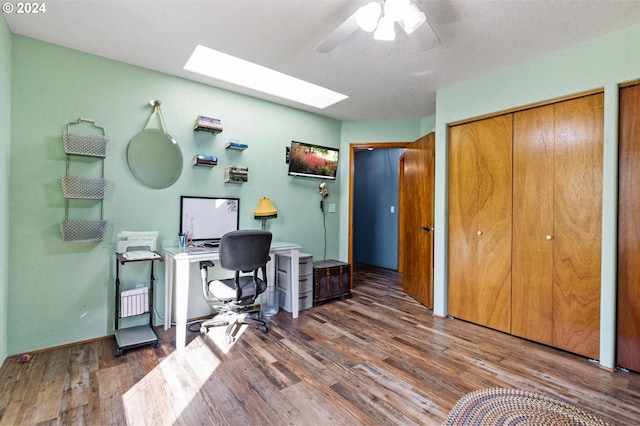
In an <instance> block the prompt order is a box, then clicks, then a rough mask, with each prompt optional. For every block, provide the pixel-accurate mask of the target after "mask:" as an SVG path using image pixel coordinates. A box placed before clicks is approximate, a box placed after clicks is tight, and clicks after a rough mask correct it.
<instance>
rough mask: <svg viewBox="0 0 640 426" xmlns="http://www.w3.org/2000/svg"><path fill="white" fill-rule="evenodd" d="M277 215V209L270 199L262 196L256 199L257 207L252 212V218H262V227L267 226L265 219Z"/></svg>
mask: <svg viewBox="0 0 640 426" xmlns="http://www.w3.org/2000/svg"><path fill="white" fill-rule="evenodd" d="M276 217H278V211H277V210H276V208H275V207H274V205H273V203H272V202H271V200H270V199H269V198H267V197H262V198H260V199H259V200H258V207H256V211H254V212H253V218H254V219H262V229H263V230H265V229H266V228H267V219H274V218H276Z"/></svg>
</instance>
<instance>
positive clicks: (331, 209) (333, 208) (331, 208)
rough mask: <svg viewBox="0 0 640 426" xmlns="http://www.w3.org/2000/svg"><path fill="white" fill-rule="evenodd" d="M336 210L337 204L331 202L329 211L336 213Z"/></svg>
mask: <svg viewBox="0 0 640 426" xmlns="http://www.w3.org/2000/svg"><path fill="white" fill-rule="evenodd" d="M335 212H336V205H335V204H333V203H331V204H329V213H335Z"/></svg>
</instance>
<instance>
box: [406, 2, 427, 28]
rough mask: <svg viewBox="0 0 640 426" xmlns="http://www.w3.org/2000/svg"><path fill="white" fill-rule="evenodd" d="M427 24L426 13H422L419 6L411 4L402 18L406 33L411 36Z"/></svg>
mask: <svg viewBox="0 0 640 426" xmlns="http://www.w3.org/2000/svg"><path fill="white" fill-rule="evenodd" d="M425 22H427V15H425V14H424V12H421V11H420V9H418V6H416V5H415V4H413V3H411V5H410V6H408V7H407V9H406V10H405V13H404V15H403V17H402V25H403V28H404V31H405V32H406V33H407V34H411V33H412V32H414V31H415V30H417V29H418V28H420V26H421V25H422V24H424V23H425Z"/></svg>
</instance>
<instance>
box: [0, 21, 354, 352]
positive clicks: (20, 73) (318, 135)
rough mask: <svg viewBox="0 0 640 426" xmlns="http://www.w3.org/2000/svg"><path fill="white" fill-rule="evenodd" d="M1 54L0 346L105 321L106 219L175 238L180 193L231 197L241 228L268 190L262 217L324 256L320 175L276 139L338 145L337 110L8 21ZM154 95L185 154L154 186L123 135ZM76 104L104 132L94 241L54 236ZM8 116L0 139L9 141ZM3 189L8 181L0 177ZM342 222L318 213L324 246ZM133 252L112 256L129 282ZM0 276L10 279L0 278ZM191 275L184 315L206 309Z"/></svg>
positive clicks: (48, 340) (71, 336) (77, 334)
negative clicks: (215, 126)
mask: <svg viewBox="0 0 640 426" xmlns="http://www.w3.org/2000/svg"><path fill="white" fill-rule="evenodd" d="M0 37H2V38H1V39H0V40H2V41H3V43H2V45H0V49H2V50H0V51H2V52H4V51H5V50H7V49H9V46H8V44H9V43H8V36H7V35H6V28H5V29H4V31H3V33H1V34H0ZM4 56H7V55H6V54H5V55H4ZM2 63H3V64H4V63H7V61H2ZM12 67H13V73H12V79H11V83H12V89H13V93H14V96H13V98H12V101H11V124H12V126H11V139H12V142H11V162H10V170H11V184H10V188H9V189H10V199H9V201H10V203H9V204H10V218H11V227H10V231H9V240H8V245H9V247H11V250H10V251H8V253H9V276H10V277H11V279H10V286H9V296H8V297H9V299H8V305H9V308H8V323H9V324H11V326H10V327H9V328H8V337H7V341H8V345H7V351H8V353H9V354H15V353H21V352H25V351H30V350H35V349H40V348H47V347H52V346H57V345H62V344H66V343H70V342H76V341H82V340H85V339H91V338H95V337H101V336H105V335H107V334H110V333H111V332H112V330H113V319H112V316H113V282H114V268H115V266H114V259H113V253H114V248H115V244H114V239H115V236H116V233H117V232H119V231H122V230H158V231H159V232H160V238H159V244H160V245H161V246H171V245H175V236H176V233H177V231H178V216H179V197H180V195H186V194H188V195H204V196H207V195H209V196H216V195H219V196H237V197H240V199H241V201H240V213H241V220H240V225H241V227H243V228H259V227H260V223H259V222H258V221H256V220H254V219H253V215H252V213H253V210H254V209H255V207H256V204H257V201H258V199H259V198H260V197H262V196H268V197H270V198H271V200H272V201H273V203H274V204H275V206H276V208H277V209H278V218H277V219H274V220H271V221H269V222H268V229H269V230H271V231H272V232H273V233H274V238H275V239H276V240H281V241H292V242H296V243H300V244H302V246H303V250H304V251H305V252H308V253H311V254H313V255H314V256H315V257H322V255H323V244H324V243H323V240H324V238H323V231H322V229H323V227H322V216H321V212H320V210H319V208H318V202H319V200H320V198H319V194H318V191H317V187H318V181H317V180H311V179H302V178H292V177H289V176H287V165H286V163H285V147H286V146H288V145H289V143H290V141H291V140H292V139H295V140H299V141H306V142H314V143H319V144H324V145H330V146H336V147H338V146H340V143H341V122H340V121H337V120H333V119H329V118H325V117H321V116H318V115H315V114H310V113H307V112H303V111H300V110H296V109H292V108H288V107H283V106H279V105H276V104H273V103H269V102H264V101H260V100H257V99H254V98H251V97H247V96H242V95H238V94H235V93H231V92H227V91H224V90H219V89H215V88H212V87H209V86H206V85H202V84H198V83H194V82H191V81H187V80H183V79H179V78H175V77H171V76H168V75H164V74H160V73H156V72H152V71H149V70H145V69H141V68H137V67H133V66H129V65H126V64H123V63H119V62H115V61H110V60H106V59H104V58H100V57H96V56H92V55H87V54H84V53H80V52H77V51H74V50H70V49H66V48H62V47H58V46H54V45H51V44H47V43H43V42H40V41H36V40H33V39H29V38H25V37H22V36H17V35H14V36H13V61H12ZM4 68H6V67H4ZM8 72H9V70H8V69H3V70H2V73H0V76H1V77H2V82H6V81H7V80H8V76H7V75H8ZM2 82H0V84H2ZM2 87H3V85H0V88H2ZM151 99H159V100H161V101H162V111H163V115H164V118H165V121H166V125H167V130H168V132H169V133H170V134H171V135H172V136H173V137H174V138H176V139H177V141H178V142H179V144H180V147H181V149H182V153H183V156H184V170H183V173H182V176H181V177H180V179H179V180H178V182H177V183H176V184H175V185H173V186H171V187H169V188H167V189H164V190H154V189H149V188H146V187H144V186H142V185H141V184H139V183H138V182H137V181H136V180H135V179H134V178H133V176H132V174H131V173H130V171H129V169H128V167H127V162H126V148H127V144H128V142H129V140H130V139H131V138H132V137H133V136H134V135H135V134H136V133H137V132H139V131H141V130H142V129H143V127H144V125H145V123H146V121H147V119H148V117H149V115H150V113H151V107H150V105H149V104H148V101H149V100H151ZM3 102H4V97H3ZM2 110H3V111H5V110H7V109H5V108H2ZM199 114H202V115H208V116H213V117H217V118H220V119H221V120H222V123H223V126H224V131H223V132H222V133H220V134H218V135H211V134H208V133H195V132H194V131H193V127H192V126H193V123H194V120H195V118H196V116H197V115H199ZM80 117H86V118H91V119H95V120H96V123H97V124H99V125H100V126H103V127H104V128H105V129H106V133H107V135H108V136H109V137H110V144H109V146H108V153H107V158H106V160H105V177H106V178H107V179H108V180H109V181H110V186H109V188H108V191H107V197H106V199H105V202H104V217H105V219H106V220H108V229H107V234H106V236H105V240H104V241H103V242H101V243H65V242H63V241H62V240H61V237H60V230H59V222H60V221H61V220H62V219H63V218H64V200H63V197H62V189H61V184H60V177H61V176H62V175H64V174H65V159H66V157H65V154H64V149H63V145H62V139H61V132H62V130H64V129H65V128H66V124H67V123H68V122H70V121H75V120H77V119H78V118H80ZM0 120H6V119H5V118H4V117H0ZM5 127H6V126H3V127H2V129H3V130H1V131H2V132H4V133H3V134H1V135H2V150H3V151H7V152H8V151H9V147H8V144H7V142H6V140H7V139H8V138H7V137H6V135H7V134H8V133H7V131H6V130H4V129H5ZM229 138H233V139H237V140H239V141H240V142H243V143H247V144H248V145H249V149H247V150H245V151H226V150H225V149H224V144H225V143H226V142H227V140H228V139H229ZM196 153H209V154H214V155H217V156H218V159H219V162H218V166H217V167H214V168H200V167H199V168H194V167H193V166H191V159H192V157H193V155H194V154H196ZM346 157H347V156H346V155H345V160H346ZM2 158H6V156H4V155H3V156H2ZM3 161H4V160H3ZM341 161H342V162H343V164H344V160H341ZM85 163H86V162H85ZM76 164H77V163H72V165H71V170H72V174H73V171H74V170H80V169H81V168H84V167H90V165H87V164H79V165H77V166H76ZM232 164H233V165H236V164H237V165H243V166H248V167H249V182H248V183H246V184H243V185H234V184H225V183H223V174H224V167H225V166H226V165H232ZM74 167H78V168H75V169H74ZM2 170H3V171H4V170H6V168H3V169H2ZM344 180H345V176H343V175H340V176H339V178H338V181H337V182H331V183H327V186H328V189H329V192H330V194H331V195H330V196H329V198H328V200H327V202H331V203H336V204H337V205H338V211H341V210H340V207H341V206H340V194H341V190H340V185H341V182H344ZM2 194H6V189H5V190H4V191H3V190H1V189H0V195H2ZM4 198H6V197H4ZM3 210H5V211H6V209H3ZM92 211H93V210H92V209H91V207H90V206H89V207H83V208H81V209H79V210H76V211H72V212H71V213H70V218H75V217H78V216H74V215H76V214H77V215H82V216H84V215H87V212H89V214H91V213H92ZM3 216H4V215H3V214H2V212H0V218H2V217H3ZM339 225H340V224H339V216H338V215H334V214H329V215H327V230H328V234H329V236H330V237H329V238H328V239H327V241H328V247H327V256H328V257H331V258H339V239H338V238H337V237H336V236H337V235H338V234H339V232H338V229H339ZM0 226H2V225H1V223H0ZM5 251H6V249H5ZM131 266H132V265H127V269H130V270H131V271H125V269H124V268H123V273H125V272H127V273H129V274H130V276H129V277H128V279H129V280H131V281H132V285H133V284H134V283H135V282H142V281H144V280H145V277H146V271H137V270H136V268H133V267H131ZM2 269H3V268H2V263H0V271H2ZM4 269H6V268H4ZM159 269H162V268H159ZM194 275H196V276H197V275H198V274H194ZM157 278H158V281H157V282H158V286H157V290H158V291H157V293H156V294H157V297H156V308H157V310H158V316H156V318H155V322H156V323H159V322H160V318H162V315H163V314H164V312H162V311H163V306H164V285H163V282H164V273H163V271H162V270H160V271H158V273H157ZM0 283H2V287H3V288H6V287H7V285H6V279H1V280H0ZM197 285H198V284H197V283H192V289H193V290H192V291H191V294H192V295H193V296H194V299H193V304H194V305H195V306H194V307H193V308H192V307H190V315H192V316H196V315H202V314H206V313H207V308H206V305H205V304H204V303H203V302H201V300H200V299H201V295H200V297H198V291H197V290H198V287H197ZM3 323H4V321H3ZM2 340H4V339H2Z"/></svg>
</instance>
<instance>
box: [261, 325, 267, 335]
mask: <svg viewBox="0 0 640 426" xmlns="http://www.w3.org/2000/svg"><path fill="white" fill-rule="evenodd" d="M260 331H261V332H262V334H266V333H268V332H269V329H268V328H267V326H266V325H265V326H262V328H260Z"/></svg>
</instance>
